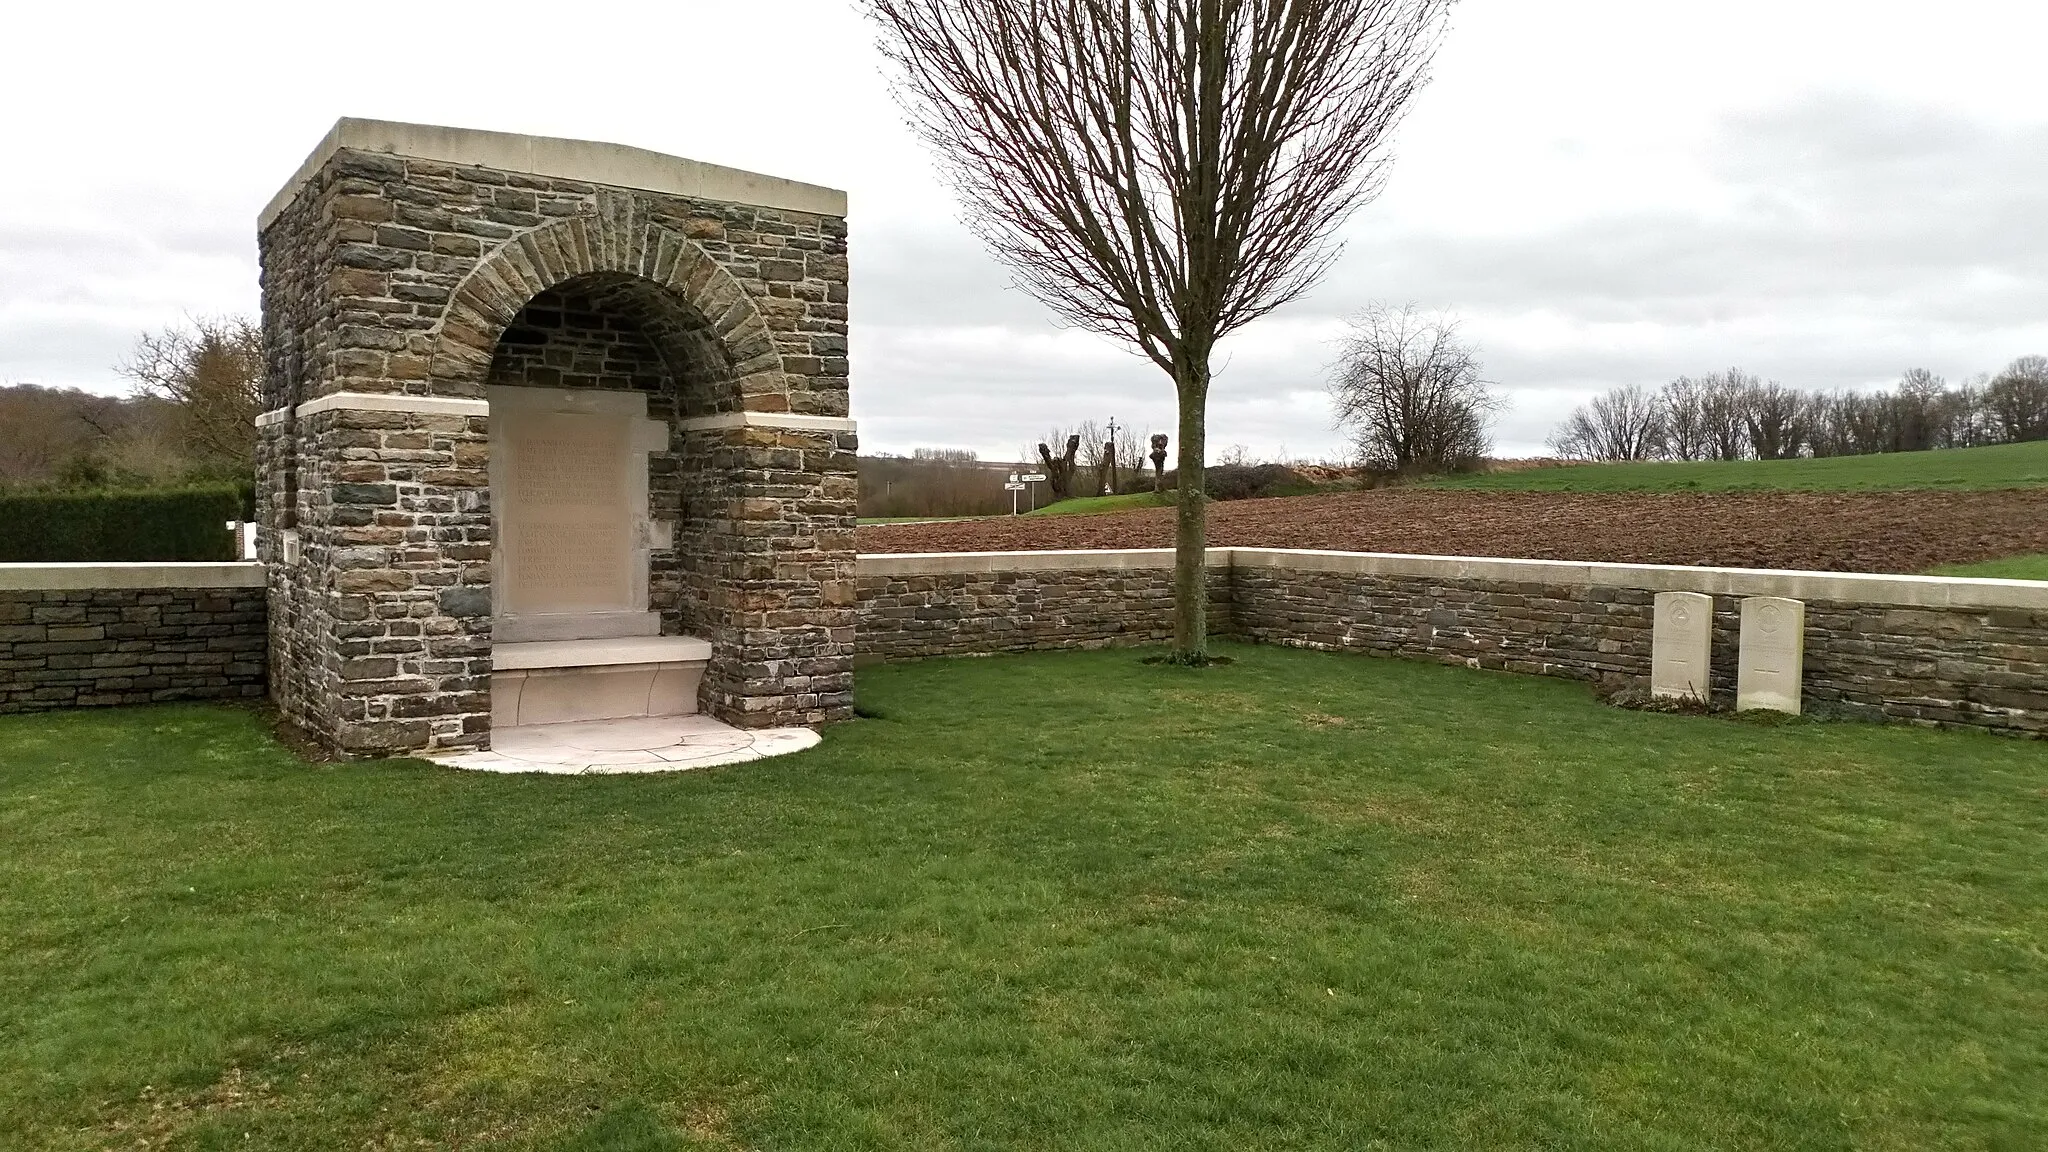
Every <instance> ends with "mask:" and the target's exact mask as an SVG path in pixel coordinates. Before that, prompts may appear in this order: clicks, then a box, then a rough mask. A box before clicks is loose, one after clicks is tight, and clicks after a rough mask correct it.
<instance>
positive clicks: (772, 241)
mask: <svg viewBox="0 0 2048 1152" xmlns="http://www.w3.org/2000/svg"><path fill="white" fill-rule="evenodd" d="M845 214H846V201H845V195H844V194H843V193H840V192H836V191H833V190H831V189H826V188H820V187H817V186H815V185H807V184H801V183H798V182H795V181H788V180H781V179H777V178H774V177H770V176H763V175H760V174H757V173H747V172H739V171H736V170H733V169H728V168H721V167H718V166H716V165H710V164H703V163H699V162H695V161H689V160H683V159H679V158H677V157H672V156H662V155H659V154H656V153H651V152H646V151H644V150H641V149H634V148H626V147H621V146H619V145H614V144H603V143H596V142H591V141H576V140H551V139H543V138H538V137H526V136H517V135H512V134H507V133H496V132H477V131H469V130H461V129H450V128H442V127H435V126H427V125H412V124H396V123H388V122H381V121H364V120H342V121H341V122H339V123H337V124H336V125H335V127H334V130H333V131H332V132H330V133H329V134H328V136H327V138H326V139H324V140H323V141H322V142H321V144H320V145H319V147H318V148H316V149H315V150H314V153H313V155H312V156H311V157H310V158H308V160H307V162H306V164H305V165H304V166H303V167H302V168H301V170H300V171H299V173H298V174H297V175H296V176H294V177H293V179H292V180H291V181H290V182H288V183H287V184H286V185H285V187H284V188H283V189H282V190H281V191H280V192H279V193H278V195H277V196H276V197H275V198H274V199H273V200H272V202H271V204H270V205H269V206H268V207H267V208H266V209H265V210H264V212H263V215H262V217H261V218H260V220H259V237H260V250H261V256H262V264H263V300H264V331H265V341H266V348H267V353H268V357H269V368H268V371H267V373H266V380H265V387H264V394H265V412H264V413H263V416H262V418H261V419H260V420H259V426H260V432H259V452H258V455H259V465H258V469H259V477H258V480H259V483H258V509H259V519H260V521H261V523H262V525H263V532H262V534H261V538H260V539H261V543H260V548H261V551H262V554H263V558H264V560H265V562H266V565H267V568H268V579H269V581H270V596H269V617H270V633H271V652H272V660H271V674H272V675H271V687H272V693H273V695H274V697H275V698H276V700H277V701H278V703H279V705H280V707H281V709H282V710H283V711H284V713H285V714H286V715H287V716H289V717H290V718H291V719H292V720H293V721H294V722H296V723H298V724H300V725H301V726H303V727H305V728H306V729H308V730H309V731H311V732H312V733H314V734H315V735H316V736H317V737H319V738H320V739H322V740H324V741H325V742H327V743H329V744H331V745H333V746H335V747H337V748H340V749H342V750H344V751H349V752H361V753H373V754H375V753H390V752H410V751H422V750H436V749H470V748H481V747H487V746H488V745H489V744H490V742H491V733H492V729H493V726H494V725H495V724H496V723H498V722H499V720H500V719H501V718H502V717H504V716H505V715H506V713H505V711H504V709H503V708H502V707H501V706H500V705H501V702H500V701H499V700H497V699H496V698H497V696H498V695H499V688H500V683H499V676H500V675H501V674H502V673H506V672H527V673H532V672H534V671H535V670H536V669H542V668H552V667H564V666H569V667H613V666H614V665H590V664H584V665H562V664H560V663H559V662H558V663H555V664H548V663H545V661H544V660H543V658H547V659H557V658H558V657H560V655H561V652H560V651H557V652H556V653H555V654H554V655H553V656H550V655H549V653H548V651H547V650H546V649H528V650H526V651H514V650H513V649H515V648H516V647H517V646H520V645H547V644H584V645H585V647H586V649H587V650H586V651H584V652H582V653H571V654H570V655H573V656H575V657H576V658H577V659H588V658H589V656H590V652H591V651H595V648H594V647H592V646H593V645H611V646H613V648H615V649H618V648H620V647H621V646H626V647H630V646H631V645H633V644H647V645H650V647H649V648H648V649H647V651H646V652H642V653H640V654H639V655H643V656H644V655H649V654H650V653H651V654H652V655H654V656H658V657H661V658H660V659H653V660H649V661H642V662H643V663H648V662H651V663H656V664H674V663H684V662H686V661H679V660H670V659H667V657H668V656H670V655H674V654H676V653H677V652H680V651H682V650H683V649H682V648H681V647H679V646H680V645H682V644H683V642H685V641H688V642H690V643H692V644H695V645H696V646H697V648H696V651H697V652H698V653H699V654H700V655H701V656H702V664H701V685H700V686H699V687H698V688H696V689H695V690H694V691H692V690H687V688H686V686H678V682H677V681H676V680H675V679H674V678H673V677H669V678H665V679H662V681H661V684H660V685H658V686H657V685H656V684H655V681H654V680H653V679H649V680H648V681H647V688H646V691H645V692H644V693H643V694H642V696H643V706H647V707H657V706H658V707H669V706H671V705H673V706H677V707H680V706H682V702H683V701H684V700H686V699H687V700H689V701H692V702H694V703H695V704H697V705H698V706H699V707H701V709H702V710H703V711H704V712H706V713H708V714H709V715H710V716H711V717H712V718H715V719H716V720H719V721H721V722H723V723H727V724H731V725H734V726H736V727H740V728H746V729H774V728H781V727H789V726H814V725H818V724H824V723H829V722H831V721H833V720H838V719H843V718H845V717H847V716H850V715H851V713H852V656H853V617H854V610H853V600H854V563H855V560H854V498H855V489H856V480H855V466H854V465H855V452H856V438H855V433H854V426H853V421H852V420H850V419H848V418H847V381H848V367H847V343H846V332H847V312H846V308H847V296H846V293H847V270H846V220H845ZM508 436H509V439H508ZM522 441H524V442H525V446H524V448H523V449H522V447H521V442H522ZM508 486H509V487H508ZM522 486H523V488H524V490H525V492H526V494H527V495H528V496H531V497H532V499H524V498H522V496H521V495H519V493H520V491H521V489H522ZM508 492H509V493H510V495H508ZM508 565H509V571H508ZM663 645H666V647H663ZM614 655H617V652H614ZM533 661H543V662H541V663H532V662H533ZM521 664H531V666H529V667H514V666H513V665H521ZM526 679H532V676H531V675H529V676H528V677H526ZM526 687H528V686H522V688H521V693H522V700H521V703H520V705H519V707H518V708H516V709H515V710H514V711H513V712H512V713H511V715H512V716H513V718H515V719H519V720H524V719H526V717H525V716H524V714H523V713H524V704H525V699H524V692H525V689H526ZM613 689H618V690H619V691H627V690H626V689H620V688H618V686H617V685H613V686H611V687H610V688H606V689H605V691H612V690H613ZM586 694H587V693H586ZM657 694H659V695H660V699H652V698H653V697H654V696H655V695H657ZM569 695H576V693H569ZM649 701H651V702H649Z"/></svg>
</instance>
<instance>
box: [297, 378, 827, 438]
mask: <svg viewBox="0 0 2048 1152" xmlns="http://www.w3.org/2000/svg"><path fill="white" fill-rule="evenodd" d="M491 391H493V392H497V393H511V392H547V393H550V394H564V393H566V394H567V395H568V396H570V397H571V398H572V400H571V401H570V402H571V403H574V402H575V401H574V400H573V398H574V397H578V396H586V395H587V396H589V397H604V396H623V397H630V398H631V399H632V401H633V402H634V403H636V404H638V405H639V407H640V412H641V413H642V414H644V413H645V411H646V403H647V401H646V396H645V394H644V393H639V392H630V393H628V392H607V391H604V390H600V389H562V388H517V389H515V388H493V389H491ZM589 403H592V404H597V405H599V409H596V410H609V409H605V408H603V406H602V403H601V401H598V400H591V401H589ZM338 408H348V409H354V410H356V411H363V412H418V413H422V414H425V415H429V416H488V415H490V414H491V402H490V401H489V400H468V399H464V398H462V397H458V396H411V395H407V394H405V393H403V392H330V393H328V394H327V395H325V396H316V397H314V398H313V399H311V400H308V401H306V402H305V403H304V404H301V405H299V407H298V415H299V416H300V417H301V418H304V417H307V416H313V415H317V414H318V413H321V412H331V411H334V410H335V409H338ZM288 411H290V410H289V409H285V408H273V409H271V410H270V411H268V412H261V413H258V414H257V416H256V426H257V427H258V428H268V427H270V426H271V425H273V424H277V423H281V422H282V421H283V420H284V418H285V414H286V412H288ZM675 426H676V428H677V429H679V430H680V431H684V432H695V431H698V430H702V429H720V428H788V429H793V430H796V431H801V432H854V431H858V430H859V428H858V425H856V424H855V422H854V421H852V420H850V419H848V418H847V417H844V416H807V415H804V414H802V413H798V412H720V413H717V414H716V415H712V416H691V417H688V418H686V419H682V420H678V421H676V422H675ZM661 447H662V448H666V447H667V445H666V444H665V443H664V444H663V445H661Z"/></svg>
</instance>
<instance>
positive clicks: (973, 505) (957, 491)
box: [860, 448, 1017, 517]
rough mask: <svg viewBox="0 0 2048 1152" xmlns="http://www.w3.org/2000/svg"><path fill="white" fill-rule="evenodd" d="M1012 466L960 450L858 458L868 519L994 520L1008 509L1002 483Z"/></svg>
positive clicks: (863, 512)
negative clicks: (969, 517)
mask: <svg viewBox="0 0 2048 1152" xmlns="http://www.w3.org/2000/svg"><path fill="white" fill-rule="evenodd" d="M1016 470H1017V466H1016V465H1014V464H1001V463H990V462H987V461H983V460H977V459H976V458H975V455H974V453H973V452H970V451H967V450H966V449H960V448H919V449H916V450H915V451H913V452H912V453H911V454H910V455H908V456H897V455H889V454H878V455H873V456H862V457H861V458H860V514H861V515H862V516H864V517H911V516H992V515H994V514H996V513H998V512H1008V511H1009V510H1010V493H1009V492H1008V491H1007V490H1005V489H1004V487H1003V484H1004V482H1005V481H1007V480H1009V478H1010V473H1012V472H1014V471H1016Z"/></svg>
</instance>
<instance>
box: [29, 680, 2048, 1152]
mask: <svg viewBox="0 0 2048 1152" xmlns="http://www.w3.org/2000/svg"><path fill="white" fill-rule="evenodd" d="M1219 649H1220V650H1221V651H1223V652H1225V653H1227V654H1229V655H1231V656H1233V657H1235V658H1236V659H1235V662H1234V663H1232V664H1230V665H1229V666H1227V667H1221V668H1210V669H1204V670H1200V671H1194V670H1189V669H1185V668H1180V667H1174V666H1146V665H1144V664H1141V663H1140V659H1141V657H1142V656H1144V655H1146V654H1147V653H1144V652H1133V651H1110V652H1093V653H1059V654H1042V655H1030V656H1017V657H999V658H991V659H978V660H977V659H963V660H953V661H932V662H927V663H922V664H912V665H892V666H883V667H878V668H873V669H868V670H866V671H864V672H863V673H862V674H861V682H860V693H861V702H862V707H863V710H864V711H865V712H867V713H869V714H870V715H874V716H879V717H883V718H882V719H870V720H862V721H857V722H854V723H851V724H847V725H843V726H840V727H838V728H835V729H833V730H831V731H830V732H829V733H828V734H827V737H826V740H825V742H824V744H823V745H822V746H821V747H819V748H817V749H815V750H813V751H810V752H806V753H802V754H799V755H796V756H790V757H786V758H782V759H777V760H772V761H765V762H760V763H755V764H748V765H738V766H734V767H730V768H723V769H711V770H703V771H698V772H690V773H683V774H677V775H670V776H650V777H634V778H619V777H610V778H559V777H549V778H522V777H498V776H488V775H481V774H469V773H462V772H456V771H453V770H446V769H440V768H436V767H432V766H428V765H425V764H421V763H418V762H413V761H391V762H382V763H339V764H325V765H313V764H308V763H306V762H304V761H301V760H299V759H297V758H296V757H294V756H293V755H291V754H290V753H289V752H287V751H286V750H285V749H283V748H282V747H280V746H279V745H277V744H276V743H274V742H273V741H271V740H270V739H269V738H268V737H267V736H266V735H265V733H264V728H263V720H262V718H261V717H260V716H258V715H256V714H253V713H249V712H243V711H236V710H231V709H225V708H209V707H199V706H191V707H163V708H152V709H138V710H126V711H106V712H70V713H59V714H52V715H46V716H35V717H6V718H0V941H4V945H5V946H4V948H0V1146H4V1147H7V1148H25V1149H26V1148H100V1147H106V1146H111V1145H116V1144H118V1145H121V1146H135V1145H138V1144H140V1145H144V1146H148V1147H178V1148H228V1147H234V1148H293V1149H325V1148H334V1149H340V1148H360V1147H366V1146H368V1147H400V1146H406V1147H410V1146H415V1145H419V1144H424V1145H428V1146H436V1147H454V1146H461V1147H471V1146H490V1147H506V1148H569V1149H598V1148H605V1149H676V1148H731V1147H750V1148H785V1149H789V1148H817V1149H825V1148H831V1149H867V1148H874V1149H882V1148H890V1149H896V1148H934V1149H936V1148H1000V1147H1020V1146H1029V1147H1058V1148H1063V1149H1065V1148H1072V1149H1105V1150H1106V1149H1117V1150H1128V1149H1150V1148H1159V1149H1168V1148H1171V1149H1187V1148H1197V1149H1238V1148H1252V1147H1255V1148H1260V1149H1285V1148H1347V1149H1349V1148H1376V1147H1384V1148H1413V1147H1469V1148H1489V1149H1493V1148H1539V1147H1617V1148H1621V1147H1626V1148H1631V1149H1701V1148H1773V1149H1786V1148H1790V1149H1839V1148H1847V1147H1868V1148H1926V1147H1976V1148H2029V1147H2040V1146H2042V1144H2043V1143H2044V1142H2048V1095H2044V1094H2043V1093H2042V1092H2041V1090H2040V1086H2041V1084H2043V1083H2044V1082H2048V952H2044V949H2043V945H2042V941H2043V940H2044V939H2048V767H2044V760H2043V757H2042V751H2041V750H2042V747H2043V746H2042V745H2041V744H2039V743H2033V742H2019V741H2011V740H2000V739H1997V738H1994V737H1989V736H1983V735H1979V734H1974V733H1943V732H1928V731H1920V730H1911V729H1899V728H1885V727H1875V726H1866V725H1857V724H1824V723H1816V722H1792V723H1771V724H1763V723H1748V722H1739V721H1734V720H1728V719H1716V718H1707V717H1693V716H1668V715H1650V714H1642V713H1635V712H1628V711H1623V710H1619V709H1612V708H1607V707H1604V706H1601V705H1599V704H1598V703H1596V702H1595V701H1594V700H1593V699H1592V697H1591V695H1590V694H1589V693H1588V692H1587V691H1586V690H1585V689H1584V688H1583V687H1581V686H1578V685H1574V684H1569V683H1564V682H1559V681H1552V680H1543V679H1537V678H1528V677H1515V676H1509V675H1503V674H1489V673H1480V672H1472V671H1467V670H1464V669H1458V668H1449V667H1441V666H1437V665H1431V664H1422V663H1409V662H1400V661H1386V660H1372V659H1365V658H1359V657H1350V656H1337V655H1328V654H1320V653H1310V652H1299V651H1291V650H1285V649H1276V648H1263V647H1259V648H1248V647H1242V646H1235V645H1222V646H1219Z"/></svg>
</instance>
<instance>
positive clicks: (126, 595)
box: [0, 564, 265, 713]
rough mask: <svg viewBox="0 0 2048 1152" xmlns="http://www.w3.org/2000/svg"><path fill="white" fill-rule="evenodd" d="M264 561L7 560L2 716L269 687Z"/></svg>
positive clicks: (0, 570)
mask: <svg viewBox="0 0 2048 1152" xmlns="http://www.w3.org/2000/svg"><path fill="white" fill-rule="evenodd" d="M263 601H264V588H263V566H262V565H261V564H8V565H0V713H5V712H40V711H44V710H46V709H51V708H76V707H91V706H95V705H106V704H148V703H152V702H156V701H162V700H232V699H250V698H260V697H261V696H262V695H263V693H264V619H265V616H264V604H263Z"/></svg>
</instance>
